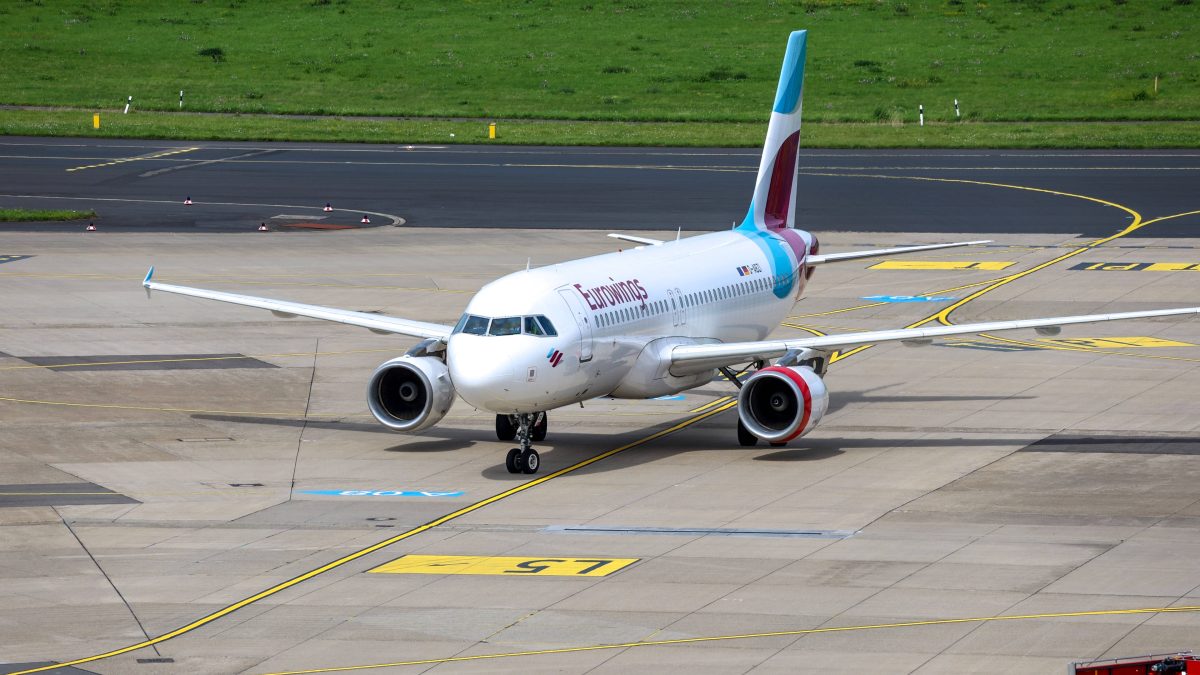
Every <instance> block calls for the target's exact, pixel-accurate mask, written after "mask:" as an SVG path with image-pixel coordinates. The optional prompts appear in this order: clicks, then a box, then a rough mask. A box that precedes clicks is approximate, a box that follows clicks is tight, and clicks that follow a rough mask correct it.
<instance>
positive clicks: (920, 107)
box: [917, 105, 925, 126]
mask: <svg viewBox="0 0 1200 675" xmlns="http://www.w3.org/2000/svg"><path fill="white" fill-rule="evenodd" d="M917 110H918V111H920V119H921V126H925V106H924V105H918V106H917Z"/></svg>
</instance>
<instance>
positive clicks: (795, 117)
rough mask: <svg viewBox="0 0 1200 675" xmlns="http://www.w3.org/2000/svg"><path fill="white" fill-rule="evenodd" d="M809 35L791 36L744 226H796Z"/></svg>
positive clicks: (802, 33)
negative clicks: (798, 165)
mask: <svg viewBox="0 0 1200 675" xmlns="http://www.w3.org/2000/svg"><path fill="white" fill-rule="evenodd" d="M807 39H808V31H805V30H798V31H795V32H794V33H792V34H791V36H790V37H789V38H788V44H787V52H786V53H785V54H784V57H783V70H782V71H781V72H780V74H779V87H778V89H777V90H776V92H775V105H774V106H773V107H772V108H771V123H770V125H769V126H768V127H767V140H766V142H765V143H764V144H763V153H762V160H761V162H760V164H759V165H758V179H757V180H756V181H755V183H754V198H753V199H752V200H751V202H750V210H749V212H748V213H746V219H745V220H744V221H743V222H742V224H741V227H742V228H745V229H755V230H779V229H784V228H791V227H795V224H796V208H795V204H796V162H797V150H798V148H799V145H800V108H801V101H802V99H803V98H804V97H803V88H804V53H805V51H806V50H805V47H806V44H807Z"/></svg>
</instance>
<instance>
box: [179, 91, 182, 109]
mask: <svg viewBox="0 0 1200 675" xmlns="http://www.w3.org/2000/svg"><path fill="white" fill-rule="evenodd" d="M179 108H180V110H182V109H183V90H182V89H180V90H179Z"/></svg>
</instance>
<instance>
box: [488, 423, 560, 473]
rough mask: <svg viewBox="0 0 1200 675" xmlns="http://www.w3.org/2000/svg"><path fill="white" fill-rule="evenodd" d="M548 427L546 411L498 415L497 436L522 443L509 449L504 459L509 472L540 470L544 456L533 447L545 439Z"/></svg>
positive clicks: (503, 439) (533, 471)
mask: <svg viewBox="0 0 1200 675" xmlns="http://www.w3.org/2000/svg"><path fill="white" fill-rule="evenodd" d="M502 420H503V421H502ZM548 427H549V420H548V418H547V416H546V413H544V412H540V413H520V414H517V415H497V416H496V436H497V437H498V438H499V439H500V440H502V441H508V440H512V439H513V438H516V439H517V442H518V443H520V444H521V447H519V448H513V449H512V450H509V451H508V456H507V457H505V459H504V466H505V468H507V469H508V472H509V473H528V474H534V473H537V472H538V469H539V468H541V465H542V458H541V456H540V455H538V451H537V450H534V449H533V442H534V441H543V440H545V439H546V429H547V428H548ZM510 433H511V435H509V434H510Z"/></svg>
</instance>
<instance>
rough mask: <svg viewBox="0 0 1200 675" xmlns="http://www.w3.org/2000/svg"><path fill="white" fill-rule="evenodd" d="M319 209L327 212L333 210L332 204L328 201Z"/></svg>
mask: <svg viewBox="0 0 1200 675" xmlns="http://www.w3.org/2000/svg"><path fill="white" fill-rule="evenodd" d="M321 210H322V211H324V212H325V213H329V212H330V211H332V210H333V205H332V204H330V203H329V202H325V208H324V209H321Z"/></svg>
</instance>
